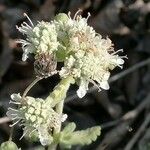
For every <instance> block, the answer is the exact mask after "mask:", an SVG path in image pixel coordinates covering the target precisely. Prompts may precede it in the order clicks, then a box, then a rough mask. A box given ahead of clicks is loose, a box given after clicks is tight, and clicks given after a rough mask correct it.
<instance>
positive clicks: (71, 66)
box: [56, 14, 126, 98]
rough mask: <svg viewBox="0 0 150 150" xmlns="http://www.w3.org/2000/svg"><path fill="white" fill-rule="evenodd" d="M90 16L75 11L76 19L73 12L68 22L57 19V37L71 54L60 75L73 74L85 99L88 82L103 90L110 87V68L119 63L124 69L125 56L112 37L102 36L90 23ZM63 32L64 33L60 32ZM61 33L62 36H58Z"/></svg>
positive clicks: (79, 92)
mask: <svg viewBox="0 0 150 150" xmlns="http://www.w3.org/2000/svg"><path fill="white" fill-rule="evenodd" d="M89 16H90V15H88V17H87V18H82V17H81V16H80V15H78V14H76V15H75V16H74V18H73V19H71V17H70V15H69V16H68V18H69V19H68V20H67V22H65V23H60V22H57V23H56V24H57V27H56V28H57V29H59V30H58V38H59V39H60V43H65V42H64V40H65V41H67V42H66V43H65V44H66V45H65V44H63V47H65V50H66V51H67V52H68V53H69V55H68V56H67V57H66V59H65V60H64V67H62V69H61V70H60V73H59V74H60V76H61V77H66V76H69V75H71V76H73V77H74V78H75V79H76V81H77V83H78V84H79V89H78V91H77V95H78V96H79V97H80V98H82V97H83V96H84V95H85V94H86V92H87V90H88V85H89V83H90V82H91V83H93V84H94V85H95V86H97V87H98V88H99V90H100V88H102V89H106V90H107V89H109V84H108V79H109V76H110V70H112V69H114V68H115V67H116V66H119V67H121V68H122V65H123V63H124V60H123V59H122V58H126V56H121V57H120V56H119V55H117V53H118V52H119V51H122V50H118V51H117V52H114V49H113V44H112V42H111V40H110V39H109V38H106V39H104V38H102V36H101V35H99V34H98V33H96V31H95V30H94V29H93V28H92V27H90V26H89V25H88V24H87V20H88V18H89ZM60 33H61V34H60ZM59 36H60V37H59Z"/></svg>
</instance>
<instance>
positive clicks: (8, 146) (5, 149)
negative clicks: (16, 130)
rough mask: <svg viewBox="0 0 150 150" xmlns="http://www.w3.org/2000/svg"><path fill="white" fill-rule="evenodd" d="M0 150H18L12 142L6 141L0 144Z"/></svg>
mask: <svg viewBox="0 0 150 150" xmlns="http://www.w3.org/2000/svg"><path fill="white" fill-rule="evenodd" d="M0 150H18V147H17V145H16V144H15V143H14V142H12V141H7V142H4V143H2V144H1V146H0Z"/></svg>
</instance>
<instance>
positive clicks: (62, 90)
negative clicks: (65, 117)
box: [46, 76, 75, 150]
mask: <svg viewBox="0 0 150 150" xmlns="http://www.w3.org/2000/svg"><path fill="white" fill-rule="evenodd" d="M74 82H75V81H74V79H73V77H71V76H69V77H67V78H63V79H62V80H61V81H60V83H59V84H58V85H57V86H56V87H55V88H54V91H53V92H52V93H50V95H49V96H48V97H47V98H46V100H47V101H48V100H49V99H53V102H52V105H53V106H55V108H56V112H57V113H58V114H59V115H60V116H61V115H62V113H63V107H64V100H65V98H66V94H67V91H68V89H69V87H70V85H71V84H74ZM60 131H61V122H60V124H59V126H58V127H57V128H55V129H54V133H53V135H54V137H55V136H56V135H57V134H58V133H59V132H60ZM56 149H57V142H56V143H54V144H52V145H50V146H49V150H56Z"/></svg>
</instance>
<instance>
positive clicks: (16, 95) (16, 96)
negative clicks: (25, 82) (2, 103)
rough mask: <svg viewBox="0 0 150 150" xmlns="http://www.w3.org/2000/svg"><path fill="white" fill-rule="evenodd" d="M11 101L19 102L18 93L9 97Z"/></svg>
mask: <svg viewBox="0 0 150 150" xmlns="http://www.w3.org/2000/svg"><path fill="white" fill-rule="evenodd" d="M10 97H11V99H12V100H14V101H20V100H21V96H20V93H18V94H15V93H14V94H12V95H11V96H10Z"/></svg>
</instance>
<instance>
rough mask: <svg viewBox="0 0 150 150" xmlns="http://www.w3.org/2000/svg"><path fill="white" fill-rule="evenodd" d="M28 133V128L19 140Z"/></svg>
mask: <svg viewBox="0 0 150 150" xmlns="http://www.w3.org/2000/svg"><path fill="white" fill-rule="evenodd" d="M27 133H28V130H26V132H24V133H23V135H22V136H21V137H20V139H19V140H21V139H22V138H23V137H24V136H25V135H26V134H27Z"/></svg>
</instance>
